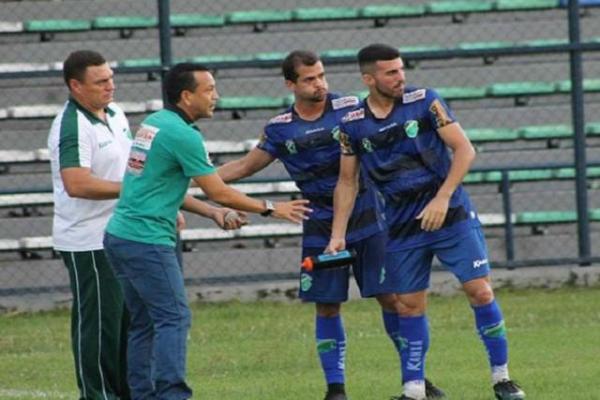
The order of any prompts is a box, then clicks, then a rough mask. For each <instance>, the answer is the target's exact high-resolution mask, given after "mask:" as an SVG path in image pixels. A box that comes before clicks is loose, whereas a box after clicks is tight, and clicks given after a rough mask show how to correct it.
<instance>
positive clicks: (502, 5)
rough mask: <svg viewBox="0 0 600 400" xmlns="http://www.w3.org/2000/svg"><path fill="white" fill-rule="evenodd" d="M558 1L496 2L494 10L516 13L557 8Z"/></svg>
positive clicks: (516, 0)
mask: <svg viewBox="0 0 600 400" xmlns="http://www.w3.org/2000/svg"><path fill="white" fill-rule="evenodd" d="M559 6H560V1H559V0H497V1H496V10H500V11H518V10H540V9H548V8H558V7H559Z"/></svg>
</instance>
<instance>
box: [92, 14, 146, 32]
mask: <svg viewBox="0 0 600 400" xmlns="http://www.w3.org/2000/svg"><path fill="white" fill-rule="evenodd" d="M155 26H158V18H156V17H97V18H94V20H93V21H92V27H93V28H94V29H140V28H153V27H155Z"/></svg>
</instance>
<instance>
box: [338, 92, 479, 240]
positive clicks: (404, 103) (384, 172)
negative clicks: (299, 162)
mask: <svg viewBox="0 0 600 400" xmlns="http://www.w3.org/2000/svg"><path fill="white" fill-rule="evenodd" d="M455 121H456V119H455V117H454V115H453V114H452V112H451V111H450V109H449V108H448V106H447V105H446V104H445V103H444V101H443V100H442V98H441V97H440V96H439V95H438V94H437V93H436V92H435V91H434V90H431V89H415V88H407V89H406V91H405V93H404V95H403V97H402V99H398V101H397V102H396V104H395V105H394V107H393V109H392V111H391V112H390V113H389V115H388V116H387V117H385V118H377V117H375V115H373V113H372V112H371V110H370V109H369V106H368V104H367V102H366V101H363V102H361V104H359V105H358V106H356V107H355V108H354V109H353V110H352V111H350V112H349V113H348V114H346V115H345V116H344V117H343V119H342V122H341V124H340V130H341V133H340V136H341V140H340V141H341V143H342V152H343V153H344V154H348V155H356V156H358V157H359V159H360V163H361V167H362V168H364V169H365V170H366V171H367V173H368V175H369V177H370V178H371V179H372V180H373V181H374V182H375V184H376V185H377V188H378V189H379V191H380V192H381V193H382V194H383V196H384V198H385V212H386V219H387V223H388V226H389V242H388V247H387V250H388V251H398V250H405V249H408V248H413V247H418V246H424V245H426V244H430V243H433V242H436V241H438V240H444V239H446V238H449V237H451V236H454V235H457V234H461V233H462V232H464V231H466V230H468V229H470V228H471V227H473V226H478V225H479V220H478V219H477V214H476V212H475V210H474V207H473V205H472V204H471V201H470V199H469V196H468V195H467V192H466V191H465V190H464V188H463V187H462V185H460V186H458V187H457V188H456V191H455V192H454V194H453V195H452V197H451V199H450V205H449V209H448V214H447V216H446V220H445V221H444V224H443V226H442V228H441V229H439V230H437V231H434V232H426V231H423V230H422V229H421V226H420V225H421V221H420V220H417V219H416V217H417V215H419V213H420V212H421V211H422V210H423V209H424V208H425V206H426V205H427V204H428V203H429V202H430V201H431V200H432V199H433V198H434V197H435V195H436V193H437V192H438V189H439V188H440V186H441V185H442V183H443V182H444V180H445V179H446V177H447V176H448V172H449V170H450V164H451V159H450V154H449V152H448V149H447V147H446V144H445V143H444V141H443V140H442V139H441V138H440V136H439V134H438V132H437V129H438V128H441V127H443V126H446V125H448V124H451V123H453V122H455Z"/></svg>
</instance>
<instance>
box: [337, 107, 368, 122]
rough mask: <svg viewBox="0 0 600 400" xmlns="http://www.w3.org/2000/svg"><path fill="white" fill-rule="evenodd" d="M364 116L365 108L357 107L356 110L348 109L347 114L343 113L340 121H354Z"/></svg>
mask: <svg viewBox="0 0 600 400" xmlns="http://www.w3.org/2000/svg"><path fill="white" fill-rule="evenodd" d="M364 118H365V109H364V108H359V109H358V110H354V111H350V112H349V113H348V114H346V115H344V118H342V122H350V121H356V120H358V119H364Z"/></svg>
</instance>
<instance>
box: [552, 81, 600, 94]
mask: <svg viewBox="0 0 600 400" xmlns="http://www.w3.org/2000/svg"><path fill="white" fill-rule="evenodd" d="M583 90H584V91H586V92H600V79H584V80H583ZM556 91H557V92H560V93H568V92H570V91H571V81H570V80H565V81H559V82H556Z"/></svg>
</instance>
